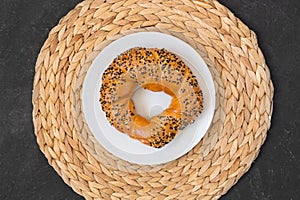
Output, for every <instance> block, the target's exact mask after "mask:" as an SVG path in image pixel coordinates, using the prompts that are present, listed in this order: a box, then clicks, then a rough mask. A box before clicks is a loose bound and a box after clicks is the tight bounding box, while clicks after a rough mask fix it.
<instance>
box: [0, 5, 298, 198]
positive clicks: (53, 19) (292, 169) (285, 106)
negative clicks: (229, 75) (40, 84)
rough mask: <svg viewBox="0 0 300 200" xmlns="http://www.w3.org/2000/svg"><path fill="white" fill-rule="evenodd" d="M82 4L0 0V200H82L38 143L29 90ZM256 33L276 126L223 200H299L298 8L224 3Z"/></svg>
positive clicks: (273, 121)
mask: <svg viewBox="0 0 300 200" xmlns="http://www.w3.org/2000/svg"><path fill="white" fill-rule="evenodd" d="M78 2H79V1H78V0H68V1H66V0H54V1H49V0H47V1H46V0H27V1H23V0H1V1H0V64H1V66H0V105H1V106H0V199H1V200H2V199H47V200H48V199H49V200H50V199H55V200H56V199H82V197H80V196H78V195H77V194H76V193H74V192H73V191H72V189H71V188H69V187H68V186H67V185H66V184H64V182H63V181H62V179H61V178H60V177H59V176H58V175H57V174H56V173H55V171H54V170H53V169H52V168H51V167H50V166H49V165H48V163H47V160H46V158H45V157H44V155H43V154H42V153H41V151H40V150H39V148H38V145H37V143H36V140H35V139H36V138H35V135H34V133H33V124H32V116H31V112H32V105H31V91H32V82H33V76H34V66H35V61H36V58H37V55H38V52H39V50H40V48H41V46H42V45H43V43H44V41H45V39H46V38H47V35H48V32H49V31H50V30H51V28H52V27H53V26H55V25H56V24H57V23H58V21H59V19H60V18H61V17H63V16H64V15H65V14H66V13H67V12H68V11H70V10H71V9H72V8H73V7H74V6H75V5H76V4H77V3H78ZM220 2H221V3H223V4H224V5H226V6H227V7H228V8H229V9H231V10H232V12H233V13H234V14H235V15H236V16H237V17H239V18H240V19H241V20H242V21H243V22H245V23H246V24H247V25H248V26H249V27H250V28H251V29H252V30H254V31H255V32H256V33H257V36H258V40H259V45H260V47H261V49H262V51H263V52H264V55H265V57H266V61H267V64H268V66H269V68H270V71H271V75H272V80H273V83H274V86H275V96H274V113H273V117H272V126H271V129H270V130H269V132H268V137H267V140H266V142H265V144H264V145H263V147H262V150H261V153H260V155H259V157H258V158H257V160H256V161H255V162H254V163H253V165H252V167H251V169H250V171H249V172H248V173H247V174H246V175H244V176H243V177H242V178H241V179H240V181H239V182H238V183H237V185H235V186H234V187H233V188H232V189H231V190H230V191H229V192H228V193H227V194H226V195H225V196H223V197H222V198H221V199H222V200H223V199H225V200H226V199H244V200H248V199H249V200H250V199H251V200H252V199H255V200H256V199H257V200H267V199H278V200H279V199H280V200H281V199H282V200H285V199H289V200H297V199H300V184H299V182H300V148H299V144H300V130H299V127H300V120H299V118H300V116H299V110H300V106H299V103H300V95H299V93H300V90H299V87H300V81H298V80H299V77H300V73H299V72H300V70H299V68H300V66H299V65H300V48H299V45H300V39H299V36H300V29H299V24H300V12H299V9H300V1H299V0H284V1H283V0H253V1H249V0H229V1H228V0H227V1H225V0H220Z"/></svg>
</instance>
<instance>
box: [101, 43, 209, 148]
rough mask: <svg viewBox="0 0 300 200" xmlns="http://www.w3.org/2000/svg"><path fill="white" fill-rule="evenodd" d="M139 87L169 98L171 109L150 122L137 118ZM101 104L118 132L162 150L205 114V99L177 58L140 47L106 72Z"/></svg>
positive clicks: (125, 53) (191, 75) (131, 50)
mask: <svg viewBox="0 0 300 200" xmlns="http://www.w3.org/2000/svg"><path fill="white" fill-rule="evenodd" d="M138 87H143V88H144V89H148V90H151V91H154V92H159V91H163V92H165V93H166V94H168V95H170V96H171V97H172V101H171V103H170V105H169V107H168V108H167V109H165V110H164V111H163V112H162V113H161V114H159V115H156V116H153V117H152V118H151V119H149V120H147V119H145V118H144V117H142V116H140V115H138V114H137V113H136V111H135V107H134V103H133V101H132V95H133V94H134V92H135V90H136V88H138ZM100 103H101V106H102V110H103V111H104V112H105V114H106V117H107V119H108V121H109V122H110V124H111V125H112V126H114V127H115V128H116V129H117V130H119V131H120V132H122V133H125V134H128V135H129V136H130V137H131V138H133V139H137V140H139V141H141V142H143V143H144V144H146V145H149V146H152V147H155V148H160V147H162V146H164V145H165V144H167V143H169V142H170V141H171V140H172V139H173V138H174V137H175V135H176V134H177V133H178V131H179V130H182V129H184V128H185V127H186V126H187V125H189V124H191V123H193V122H194V120H195V119H196V118H197V117H198V115H199V114H200V113H201V112H202V109H203V96H202V91H201V90H200V87H199V85H198V81H197V79H196V77H195V76H194V75H193V74H192V71H191V70H190V69H189V67H188V66H187V65H186V64H185V63H184V62H183V61H182V60H181V59H180V58H179V57H178V56H177V55H175V54H174V53H171V52H169V51H167V50H165V49H157V48H151V49H146V48H139V47H137V48H133V49H130V50H128V51H126V52H124V53H122V54H120V55H119V56H118V57H117V58H115V59H114V60H113V62H112V63H111V65H110V66H109V67H108V68H107V69H106V70H105V72H104V73H103V76H102V85H101V89H100Z"/></svg>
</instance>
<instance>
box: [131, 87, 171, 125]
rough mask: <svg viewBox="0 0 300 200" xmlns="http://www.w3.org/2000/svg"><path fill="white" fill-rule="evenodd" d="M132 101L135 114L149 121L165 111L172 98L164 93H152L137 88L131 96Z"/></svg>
mask: <svg viewBox="0 0 300 200" xmlns="http://www.w3.org/2000/svg"><path fill="white" fill-rule="evenodd" d="M132 100H133V102H134V106H135V111H136V113H137V114H138V115H140V116H142V117H144V118H145V119H147V120H149V119H151V118H152V117H154V116H156V115H159V114H161V113H162V112H163V111H164V110H165V109H167V108H168V107H169V105H170V103H171V100H172V97H171V96H170V95H168V94H166V93H164V92H153V91H151V90H147V89H144V88H142V87H139V88H137V89H136V90H135V92H134V94H133V95H132Z"/></svg>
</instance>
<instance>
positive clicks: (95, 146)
mask: <svg viewBox="0 0 300 200" xmlns="http://www.w3.org/2000/svg"><path fill="white" fill-rule="evenodd" d="M140 31H157V32H163V33H167V34H170V35H174V36H176V37H178V38H180V39H182V40H184V41H185V42H187V43H189V44H190V45H191V46H193V48H194V49H195V50H196V51H197V52H198V53H199V54H200V55H201V56H202V57H203V58H204V60H205V62H206V63H207V65H208V66H209V69H210V71H211V73H212V75H213V78H214V82H215V88H216V99H217V102H216V111H215V115H214V119H213V123H212V125H211V127H210V129H209V131H208V132H207V133H206V135H205V136H204V138H203V139H202V140H201V142H200V143H199V144H198V145H197V146H196V147H195V148H193V149H192V150H191V151H190V152H189V153H187V154H186V155H184V156H182V157H181V158H179V159H177V160H175V161H172V162H170V163H167V164H163V165H156V166H142V165H136V164H132V163H128V162H126V161H123V160H121V159H118V158H116V157H114V156H113V155H111V154H110V153H109V152H107V151H106V150H105V149H103V148H102V146H101V145H100V144H99V143H98V142H97V141H96V139H95V138H94V136H93V134H92V133H91V132H90V130H89V128H88V126H87V124H86V122H85V119H84V115H83V112H82V105H81V89H82V84H83V81H84V78H85V75H86V72H87V70H88V69H89V66H90V65H91V63H92V61H93V59H94V58H95V57H96V56H97V55H98V53H99V52H101V50H102V49H103V48H104V47H105V46H107V45H108V44H110V43H111V42H112V41H114V40H116V39H118V38H120V37H122V36H124V35H127V34H130V33H134V32H140ZM33 87H34V90H33V98H32V101H33V106H34V109H33V121H34V127H35V134H36V136H37V141H38V144H39V146H40V149H41V150H42V152H43V153H44V154H45V156H46V157H47V159H48V161H49V163H50V165H52V166H53V168H54V169H55V170H56V171H57V173H58V174H59V175H60V176H61V177H62V178H63V180H64V181H65V182H66V183H67V184H68V185H70V186H71V187H72V188H73V189H74V191H76V192H77V193H79V194H81V195H82V196H84V197H85V198H86V199H93V198H94V199H119V198H121V199H123V198H124V199H127V198H128V199H151V198H157V199H174V198H177V199H195V198H197V199H217V198H219V197H220V196H221V195H222V194H225V193H226V192H227V191H228V190H229V189H230V188H231V187H232V185H234V184H235V183H236V182H237V181H238V179H239V178H240V177H241V176H242V175H243V174H244V173H245V172H246V171H247V170H248V169H249V168H250V165H251V163H252V161H253V160H254V159H255V158H256V156H257V155H258V153H259V148H260V147H261V145H262V144H263V142H264V140H265V138H266V133H267V130H268V128H269V127H270V119H271V115H272V98H273V86H272V82H271V80H270V73H269V70H268V68H267V66H266V64H265V60H264V57H263V54H262V53H261V51H260V49H259V47H258V44H257V40H256V36H255V34H254V33H253V32H252V31H251V30H249V29H248V27H247V26H246V25H245V24H243V23H242V22H241V21H240V20H239V19H237V18H236V17H235V16H234V15H233V14H232V13H231V12H230V11H229V10H228V9H227V8H225V7H224V6H223V5H221V4H220V3H218V2H217V1H212V0H206V1H205V0H203V1H191V0H172V1H162V0H160V1H159V0H153V1H150V0H111V1H109V0H107V1H103V0H100V1H98V0H96V1H92V0H87V1H84V2H82V3H80V4H78V5H77V6H76V7H75V8H74V9H73V10H72V11H70V12H69V13H68V14H67V15H66V16H65V17H64V18H62V19H61V20H60V22H59V24H58V25H57V26H56V27H54V28H53V29H52V30H51V32H50V34H49V37H48V39H47V40H46V42H45V44H44V45H43V47H42V49H41V52H40V54H39V57H38V59H37V62H36V74H35V79H34V86H33Z"/></svg>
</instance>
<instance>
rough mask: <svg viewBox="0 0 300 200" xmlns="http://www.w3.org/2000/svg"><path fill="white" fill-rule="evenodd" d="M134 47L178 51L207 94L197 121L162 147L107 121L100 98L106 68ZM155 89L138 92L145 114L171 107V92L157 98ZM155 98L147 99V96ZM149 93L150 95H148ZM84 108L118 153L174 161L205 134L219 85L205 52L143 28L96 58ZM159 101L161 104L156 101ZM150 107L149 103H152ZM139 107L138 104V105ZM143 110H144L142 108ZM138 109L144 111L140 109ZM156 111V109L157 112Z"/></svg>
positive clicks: (88, 77) (95, 130)
mask: <svg viewBox="0 0 300 200" xmlns="http://www.w3.org/2000/svg"><path fill="white" fill-rule="evenodd" d="M133 47H146V48H165V49H167V50H169V51H171V52H173V53H175V54H177V55H179V56H180V57H181V58H182V60H183V61H184V62H185V63H186V64H187V65H188V66H189V67H190V68H191V70H192V71H193V74H194V75H195V76H196V77H197V80H198V83H199V85H200V88H201V89H202V92H203V97H204V109H203V112H202V113H201V114H200V116H199V117H198V118H197V119H196V121H195V122H194V123H193V124H191V125H189V126H188V127H186V128H185V129H184V130H182V131H180V132H179V133H178V134H177V135H176V137H175V138H174V139H173V140H172V141H171V142H170V143H169V144H167V145H165V146H164V147H162V148H160V149H156V148H152V147H149V146H147V145H144V144H142V143H140V142H139V141H137V140H133V139H131V138H130V137H129V136H128V135H126V134H123V133H121V132H119V131H117V130H116V129H115V128H114V127H113V126H111V125H110V123H109V122H108V121H107V119H106V116H105V113H104V112H103V111H102V109H101V104H100V102H99V97H100V93H99V91H100V87H101V78H102V74H103V72H104V70H105V69H106V68H107V67H108V66H109V65H110V64H111V62H112V61H113V59H114V58H115V57H117V56H118V55H119V54H121V53H122V52H124V51H126V50H128V49H130V48H133ZM155 95H156V94H153V93H151V92H149V93H147V92H145V91H140V92H138V94H135V96H134V102H135V104H136V101H141V105H139V106H142V107H143V106H144V105H147V104H151V101H153V103H152V105H151V106H150V108H145V109H144V110H145V111H146V113H145V114H147V113H148V114H149V113H150V114H155V113H156V112H157V108H158V110H159V106H161V107H167V106H166V105H168V102H169V100H170V99H168V97H167V95H164V94H157V95H158V96H159V95H161V96H160V99H162V100H161V101H155V99H158V98H157V97H158V96H155ZM151 96H152V97H153V98H152V100H151V101H150V103H149V102H147V100H149V99H151ZM145 97H149V98H145ZM82 103H83V111H84V115H85V118H86V121H87V123H88V126H89V128H90V130H91V131H92V133H93V134H94V136H95V138H96V139H97V140H98V141H99V143H100V144H101V145H102V146H103V147H104V148H106V149H107V150H108V151H109V152H111V153H112V154H114V155H115V156H117V157H119V158H121V159H123V160H126V161H129V162H132V163H137V164H148V165H154V164H161V163H166V162H169V161H172V160H174V159H176V158H179V157H180V156H182V155H184V154H185V153H187V152H188V151H190V150H191V149H192V148H193V147H194V146H195V145H196V144H197V143H198V142H199V141H200V140H201V138H202V137H203V136H204V134H205V133H206V131H207V129H208V128H209V126H210V123H211V121H212V118H213V115H214V108H215V89H214V84H213V79H212V76H211V74H210V71H209V69H208V67H207V65H206V64H205V62H204V61H203V59H202V58H201V56H200V55H199V54H198V53H197V52H196V51H195V50H194V49H193V48H192V47H191V46H189V45H188V44H187V43H185V42H183V41H182V40H180V39H178V38H176V37H173V36H170V35H167V34H162V33H158V32H140V33H134V34H131V35H127V36H124V37H122V38H120V39H118V40H116V41H114V42H112V43H111V44H110V45H108V46H107V47H105V48H104V49H103V50H102V51H101V52H100V53H99V55H98V56H97V57H96V58H95V60H94V61H93V63H92V65H91V67H90V68H89V70H88V72H87V75H86V77H85V80H84V84H83V92H82ZM156 104H159V105H156ZM148 107H149V105H148ZM137 109H138V108H137ZM139 110H140V111H139ZM139 110H138V112H141V111H143V109H141V108H140V109H139ZM153 112H154V113H153Z"/></svg>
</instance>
